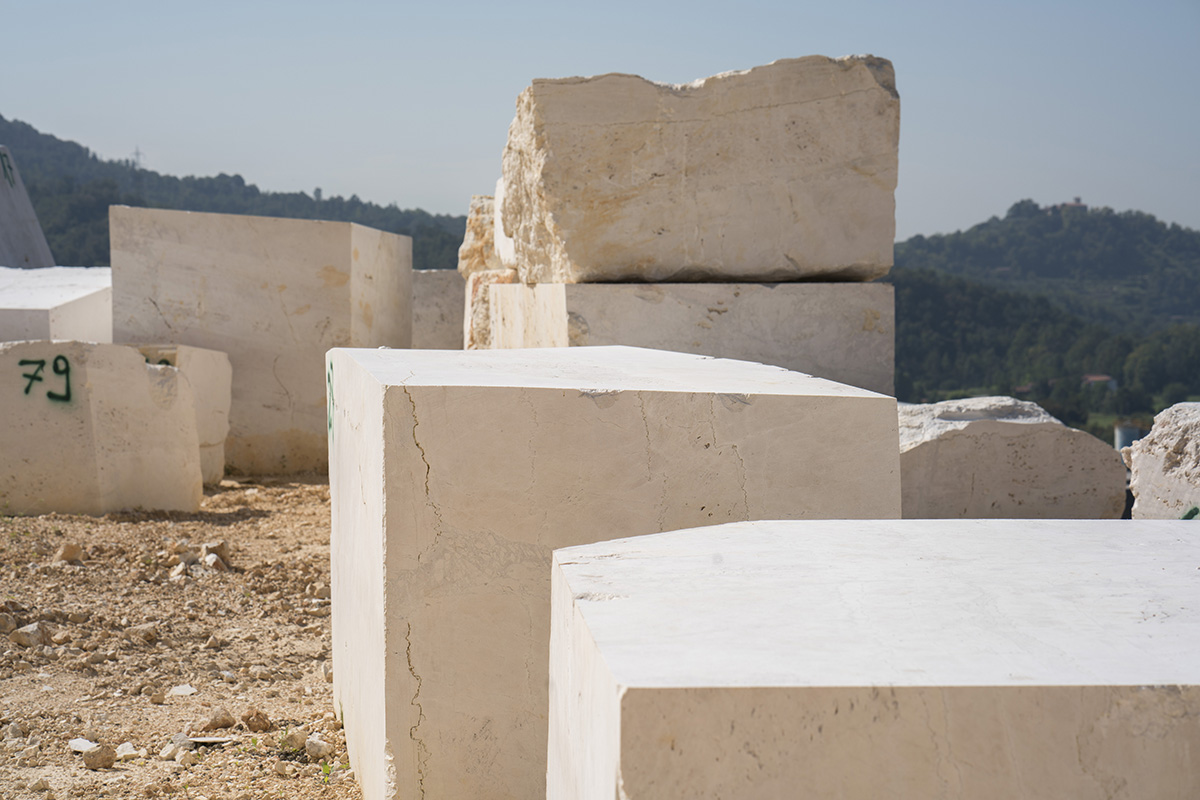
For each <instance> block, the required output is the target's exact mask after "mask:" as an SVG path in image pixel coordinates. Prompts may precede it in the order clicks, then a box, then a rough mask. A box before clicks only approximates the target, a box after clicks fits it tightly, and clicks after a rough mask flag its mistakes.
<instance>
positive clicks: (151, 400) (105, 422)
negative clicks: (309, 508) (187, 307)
mask: <svg viewBox="0 0 1200 800" xmlns="http://www.w3.org/2000/svg"><path fill="white" fill-rule="evenodd" d="M0 396H3V397H4V402H3V408H4V416H5V419H4V424H3V425H0V514H46V513H49V512H52V511H54V512H59V513H65V514H104V513H107V512H109V511H118V510H121V509H128V508H139V507H140V508H144V509H163V510H168V511H196V510H197V509H198V508H200V499H201V497H202V495H203V490H202V487H201V473H200V439H199V436H198V435H197V433H196V412H195V403H194V399H193V393H192V387H191V384H190V382H189V381H188V379H187V376H186V375H184V374H183V373H182V372H181V371H180V370H178V369H176V368H174V367H169V366H160V365H156V364H147V363H146V360H145V358H144V357H143V356H142V355H141V353H139V352H138V351H137V350H135V349H133V348H132V347H121V346H119V345H112V344H91V343H85V342H72V341H59V342H48V341H38V342H8V343H0Z"/></svg>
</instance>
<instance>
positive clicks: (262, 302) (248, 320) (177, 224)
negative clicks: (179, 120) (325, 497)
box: [109, 206, 403, 474]
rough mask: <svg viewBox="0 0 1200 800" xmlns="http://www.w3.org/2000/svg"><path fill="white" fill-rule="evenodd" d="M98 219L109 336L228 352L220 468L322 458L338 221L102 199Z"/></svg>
mask: <svg viewBox="0 0 1200 800" xmlns="http://www.w3.org/2000/svg"><path fill="white" fill-rule="evenodd" d="M109 227H110V236H111V241H112V261H113V328H114V338H115V339H116V340H117V341H122V342H146V341H161V342H174V343H178V344H189V345H194V346H196V347H204V348H207V349H210V350H218V351H221V352H225V353H228V354H229V360H230V363H231V364H232V365H233V376H234V377H233V392H232V402H231V406H230V413H229V424H230V431H229V436H228V438H227V440H226V447H225V455H226V464H227V466H228V468H229V470H230V471H231V472H235V473H241V474H273V473H279V474H284V473H294V472H304V471H309V470H324V469H325V467H326V464H327V461H328V453H327V451H326V443H325V426H326V419H325V384H324V375H323V374H322V364H323V359H324V354H325V351H327V350H328V349H330V348H331V347H338V346H347V345H350V344H352V343H353V338H352V331H353V327H352V325H353V324H354V323H352V315H351V309H352V303H351V292H352V286H353V277H354V274H353V272H354V268H353V267H352V265H351V236H350V228H351V226H350V224H349V223H336V222H314V221H310V220H290V219H274V218H266V217H247V216H238V215H232V214H196V213H189V212H179V211H163V210H158V209H134V208H126V207H121V206H114V207H113V208H111V209H110V211H109ZM360 252H363V251H362V248H360ZM360 299H361V298H360ZM372 310H373V311H374V310H375V309H374V307H373V308H372ZM361 316H362V315H361V314H360V315H359V317H360V319H361ZM380 316H381V317H382V316H386V314H384V313H383V312H380ZM385 324H387V323H385ZM402 344H403V342H398V343H397V346H400V345H402Z"/></svg>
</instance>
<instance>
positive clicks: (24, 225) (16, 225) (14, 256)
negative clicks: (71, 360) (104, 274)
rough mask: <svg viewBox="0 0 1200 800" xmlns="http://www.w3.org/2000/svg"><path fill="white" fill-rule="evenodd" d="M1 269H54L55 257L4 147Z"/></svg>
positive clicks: (0, 187)
mask: <svg viewBox="0 0 1200 800" xmlns="http://www.w3.org/2000/svg"><path fill="white" fill-rule="evenodd" d="M0 266H5V267H13V268H15V269H38V268H42V267H53V266H54V257H53V256H52V255H50V247H49V245H47V244H46V236H45V234H43V233H42V226H41V225H39V224H38V219H37V214H36V213H35V212H34V210H33V204H32V203H30V202H29V194H28V193H27V192H26V191H25V182H24V181H22V180H21V173H20V171H19V170H18V169H17V162H16V161H14V160H13V157H12V153H10V152H9V150H8V148H7V147H4V146H3V145H0ZM34 338H39V339H40V338H44V337H40V336H39V337H34Z"/></svg>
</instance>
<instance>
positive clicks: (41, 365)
mask: <svg viewBox="0 0 1200 800" xmlns="http://www.w3.org/2000/svg"><path fill="white" fill-rule="evenodd" d="M59 357H60V358H61V356H59ZM17 366H19V367H37V369H35V370H34V371H33V372H22V373H21V377H22V378H28V379H29V383H27V384H25V394H29V390H30V389H32V388H33V385H34V384H35V383H37V382H38V381H42V380H45V378H43V377H42V370H44V369H45V368H46V359H44V358H37V359H34V358H22V359H21V360H20V361H18V362H17Z"/></svg>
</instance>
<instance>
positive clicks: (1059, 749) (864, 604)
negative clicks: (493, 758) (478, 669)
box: [546, 520, 1200, 800]
mask: <svg viewBox="0 0 1200 800" xmlns="http://www.w3.org/2000/svg"><path fill="white" fill-rule="evenodd" d="M1197 564H1200V536H1197V535H1195V534H1194V528H1193V527H1190V526H1189V524H1188V523H1180V522H1132V523H1131V522H1128V521H1121V520H1105V521H1073V520H1066V521H1064V520H1053V521H1020V522H1017V521H1010V520H969V521H968V520H919V521H917V520H905V521H894V520H888V521H861V522H854V521H803V522H798V521H758V522H739V523H731V524H727V525H717V526H713V527H708V528H699V529H695V530H682V531H673V532H670V533H662V534H658V535H654V536H642V537H638V538H633V539H621V540H617V541H610V542H604V543H600V544H593V545H587V546H582V547H570V548H566V549H563V550H558V551H556V552H555V553H554V559H553V577H552V581H551V583H552V590H551V591H552V601H551V602H552V613H551V632H550V733H549V771H548V792H547V795H546V796H547V797H548V798H549V799H550V800H612V798H614V797H620V798H622V800H675V799H678V800H706V799H711V800H716V799H717V798H731V797H754V798H779V799H780V800H784V799H785V798H786V799H788V800H790V798H831V799H832V798H882V797H895V798H914V799H915V798H922V799H924V798H946V799H947V800H949V798H972V800H1018V799H1020V800H1031V799H1032V798H1045V799H1046V800H1050V798H1072V799H1073V800H1093V799H1094V800H1109V798H1116V797H1123V798H1130V800H1132V799H1133V798H1148V797H1153V798H1159V799H1160V800H1167V798H1172V799H1173V800H1185V798H1195V797H1200V769H1197V763H1198V762H1197V760H1196V754H1197V752H1200V604H1198V603H1197V602H1196V600H1197V597H1198V595H1197V590H1196V585H1197V577H1196V565H1197Z"/></svg>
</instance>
